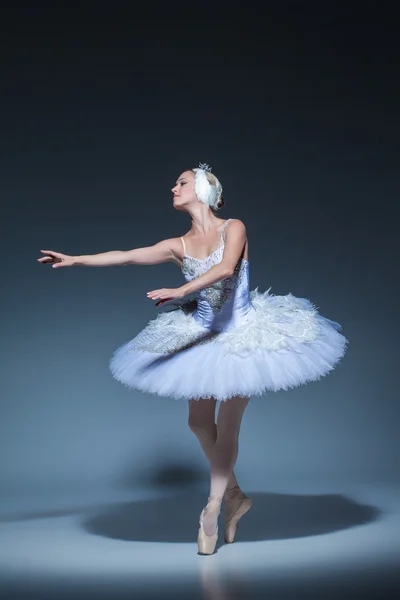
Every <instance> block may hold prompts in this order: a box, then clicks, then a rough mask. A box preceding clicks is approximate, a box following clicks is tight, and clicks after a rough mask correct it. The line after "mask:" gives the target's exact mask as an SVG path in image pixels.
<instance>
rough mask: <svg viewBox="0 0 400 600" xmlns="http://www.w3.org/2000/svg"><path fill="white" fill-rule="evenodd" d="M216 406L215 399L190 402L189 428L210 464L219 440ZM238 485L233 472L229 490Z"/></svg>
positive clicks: (230, 477)
mask: <svg viewBox="0 0 400 600" xmlns="http://www.w3.org/2000/svg"><path fill="white" fill-rule="evenodd" d="M216 404H217V401H216V400H215V399H214V398H202V399H201V400H189V427H190V429H191V430H192V431H193V433H194V434H195V436H196V437H197V438H198V440H199V442H200V445H201V447H202V449H203V451H204V454H205V455H206V457H207V459H208V461H209V462H210V463H211V460H212V455H213V450H214V445H215V442H216V440H217V425H216V423H215V407H216ZM220 410H221V407H220ZM238 485H239V484H238V482H237V480H236V477H235V474H234V472H233V470H232V472H231V473H230V475H229V480H228V486H227V489H231V488H234V487H235V486H238Z"/></svg>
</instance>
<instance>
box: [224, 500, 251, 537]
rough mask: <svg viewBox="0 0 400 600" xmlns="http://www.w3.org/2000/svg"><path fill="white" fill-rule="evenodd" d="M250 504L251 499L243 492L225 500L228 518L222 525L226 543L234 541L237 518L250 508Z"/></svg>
mask: <svg viewBox="0 0 400 600" xmlns="http://www.w3.org/2000/svg"><path fill="white" fill-rule="evenodd" d="M252 504H253V501H252V500H251V499H250V498H248V497H247V496H245V495H244V494H241V496H239V497H237V498H232V499H231V500H227V501H226V507H227V508H229V516H228V515H227V516H228V518H227V520H226V522H225V526H224V540H225V542H226V543H227V544H232V543H233V542H234V541H235V537H236V530H237V525H238V522H239V519H241V518H242V517H243V515H245V514H246V513H247V512H248V511H249V510H250V508H251V505H252Z"/></svg>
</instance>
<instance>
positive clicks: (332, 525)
mask: <svg viewBox="0 0 400 600" xmlns="http://www.w3.org/2000/svg"><path fill="white" fill-rule="evenodd" d="M247 495H248V496H249V497H251V498H252V500H253V506H252V508H251V510H250V511H249V513H247V514H246V515H245V516H244V517H243V519H242V520H241V521H240V523H239V526H238V530H237V535H236V539H237V540H238V541H242V542H255V541H265V540H283V539H293V538H299V537H307V536H311V535H320V534H325V533H331V532H333V531H340V530H343V529H348V528H350V527H356V526H357V525H364V524H366V523H369V522H371V521H374V520H376V519H377V518H378V517H379V515H380V514H381V511H380V510H379V509H378V508H376V507H374V506H368V505H364V504H359V503H357V502H355V501H354V500H350V499H349V498H346V497H345V496H342V495H340V494H327V495H292V494H290V495H289V494H273V493H259V492H257V493H254V494H251V493H249V494H247ZM203 506H204V494H200V493H195V492H192V493H179V495H174V496H169V497H166V498H164V499H151V500H141V501H136V502H128V503H124V504H118V505H113V506H110V507H108V508H107V509H106V510H103V511H101V512H99V513H98V514H96V515H94V516H93V515H92V516H90V517H87V518H85V519H84V520H83V521H82V527H83V528H84V529H85V530H86V531H88V532H90V533H92V534H95V535H99V536H103V537H107V538H113V539H119V540H125V541H140V542H177V543H190V542H193V539H194V538H195V537H196V536H197V529H198V518H199V515H200V512H201V509H202V508H203ZM223 519H224V509H223V508H222V511H221V515H220V523H222V522H223Z"/></svg>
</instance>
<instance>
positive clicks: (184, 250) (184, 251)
mask: <svg viewBox="0 0 400 600" xmlns="http://www.w3.org/2000/svg"><path fill="white" fill-rule="evenodd" d="M181 240H182V244H183V253H184V254H186V245H185V240H184V239H183V237H181Z"/></svg>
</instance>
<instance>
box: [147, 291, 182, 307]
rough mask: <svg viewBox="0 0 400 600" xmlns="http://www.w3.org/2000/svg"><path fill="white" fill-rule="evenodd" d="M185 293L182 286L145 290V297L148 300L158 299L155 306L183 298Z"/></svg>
mask: <svg viewBox="0 0 400 600" xmlns="http://www.w3.org/2000/svg"><path fill="white" fill-rule="evenodd" d="M184 296H185V294H184V292H183V290H182V288H162V289H161V290H153V291H152V292H147V297H148V298H150V300H158V302H156V306H162V305H163V304H165V303H166V302H170V301H171V300H176V299H177V298H184Z"/></svg>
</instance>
